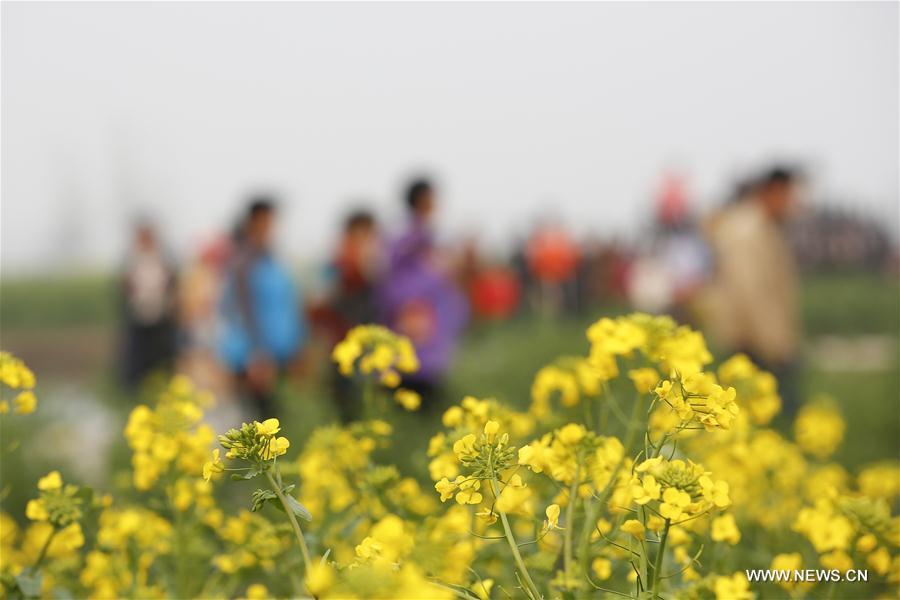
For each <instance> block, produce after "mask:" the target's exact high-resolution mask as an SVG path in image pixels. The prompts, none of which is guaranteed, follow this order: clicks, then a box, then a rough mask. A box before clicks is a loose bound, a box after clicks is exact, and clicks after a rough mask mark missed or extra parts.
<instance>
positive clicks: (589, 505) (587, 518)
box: [566, 394, 644, 574]
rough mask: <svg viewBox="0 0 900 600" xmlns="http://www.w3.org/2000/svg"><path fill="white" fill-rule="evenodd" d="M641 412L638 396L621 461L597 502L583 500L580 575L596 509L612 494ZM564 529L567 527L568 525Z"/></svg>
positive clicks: (641, 400) (585, 567)
mask: <svg viewBox="0 0 900 600" xmlns="http://www.w3.org/2000/svg"><path fill="white" fill-rule="evenodd" d="M643 411H644V395H643V394H638V396H637V398H636V399H635V401H634V406H633V408H632V409H631V420H630V421H628V431H626V432H625V445H624V452H623V453H622V460H620V461H619V464H617V465H616V468H615V469H613V472H612V475H610V478H609V483H608V484H607V486H606V490H604V493H603V494H602V497H601V498H600V499H599V500H590V499H586V500H585V509H584V513H585V514H584V525H583V526H582V528H581V535H580V537H579V539H578V562H579V565H580V567H581V572H582V574H587V572H588V559H589V558H590V552H589V551H588V550H589V548H590V544H591V534H592V533H593V531H594V527H595V523H594V521H595V520H596V519H597V509H598V508H599V507H600V506H601V505H602V504H604V503H605V502H606V499H607V498H609V496H610V494H612V491H613V489H614V487H615V482H616V478H617V477H618V476H619V471H620V470H621V469H622V464H623V463H624V462H625V457H626V456H628V455H629V454H630V453H631V448H632V446H634V442H635V438H636V437H637V432H638V425H639V424H640V423H641V420H640V418H641V413H642V412H643ZM566 527H568V524H567V525H566Z"/></svg>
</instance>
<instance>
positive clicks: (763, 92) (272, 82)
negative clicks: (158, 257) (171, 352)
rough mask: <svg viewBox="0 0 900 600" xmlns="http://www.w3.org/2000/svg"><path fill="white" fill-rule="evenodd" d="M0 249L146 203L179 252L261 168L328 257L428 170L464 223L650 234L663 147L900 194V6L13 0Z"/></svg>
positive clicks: (724, 176) (26, 259)
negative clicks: (364, 205) (780, 161)
mask: <svg viewBox="0 0 900 600" xmlns="http://www.w3.org/2000/svg"><path fill="white" fill-rule="evenodd" d="M2 126H3V127H2V267H3V270H4V275H9V274H18V273H23V272H28V271H33V270H36V269H43V270H49V269H57V270H59V269H70V268H73V267H77V266H81V267H103V266H111V265H114V264H115V263H116V261H117V260H118V258H119V257H120V256H121V253H122V248H123V247H124V244H125V233H126V231H127V230H126V229H125V227H124V224H126V223H127V222H128V220H129V219H130V218H131V217H132V216H133V215H134V214H135V213H150V214H151V215H153V216H155V217H156V218H157V219H158V220H159V221H160V222H161V223H162V224H164V226H165V232H166V237H167V238H168V241H169V243H170V245H171V246H172V247H173V248H175V249H177V250H179V251H182V252H183V251H184V250H186V249H187V248H189V247H191V245H192V244H195V243H196V242H197V240H198V239H201V238H202V237H203V236H204V235H208V234H210V233H211V232H213V231H215V230H216V229H218V228H221V227H224V226H226V225H227V224H228V223H229V221H230V219H231V218H232V216H233V215H234V212H235V210H236V209H237V207H238V206H239V205H240V202H241V197H242V195H243V194H244V192H245V191H247V190H249V189H252V188H256V187H259V186H265V187H269V188H272V189H275V190H278V191H280V192H281V193H282V196H283V198H284V201H285V204H286V205H287V210H286V214H285V222H284V227H283V229H282V239H281V242H282V246H283V248H284V250H285V251H287V252H289V253H291V254H293V255H307V256H309V255H313V254H321V253H322V252H324V251H325V249H326V248H327V247H328V244H329V243H330V241H331V239H332V237H333V234H334V229H335V226H336V222H337V219H338V218H339V215H340V214H341V212H342V211H343V210H344V209H345V208H346V207H347V205H348V203H353V201H354V200H355V199H364V200H367V201H370V202H371V205H372V206H374V207H376V208H377V209H378V210H379V211H380V213H381V214H382V215H385V216H386V217H389V218H391V217H396V215H397V213H398V212H399V211H398V205H399V199H398V198H399V190H400V188H401V186H402V182H403V180H404V179H405V177H406V176H407V175H408V174H410V173H411V172H415V171H420V170H425V171H428V172H431V173H434V174H436V175H437V176H438V178H439V181H440V182H441V184H442V199H443V209H442V217H443V219H444V223H445V226H446V229H447V230H448V231H449V232H451V233H452V232H457V233H459V232H463V231H466V230H474V231H478V232H480V233H481V234H483V235H484V236H485V237H487V238H488V240H501V239H503V238H504V236H508V235H509V234H510V233H512V232H520V231H523V230H524V229H525V228H526V227H527V226H528V224H529V223H530V222H531V220H532V219H533V218H534V217H535V216H538V215H548V214H552V215H555V216H557V217H559V218H562V219H564V220H565V221H567V222H569V223H571V224H572V225H573V226H574V227H576V228H577V229H578V231H580V232H588V231H591V232H596V233H598V234H601V235H603V234H606V235H611V234H614V233H622V232H626V233H627V232H633V231H635V230H636V229H637V227H638V223H639V222H640V221H639V220H640V219H641V218H642V216H643V215H644V214H645V212H646V210H647V206H648V202H649V198H650V196H651V195H652V193H653V190H654V189H655V187H656V185H657V183H658V181H659V178H660V176H661V173H662V171H663V170H665V169H666V168H671V167H675V168H678V169H680V170H682V171H683V172H684V173H685V174H686V175H687V176H688V178H689V181H690V184H691V190H692V191H693V193H694V194H695V195H696V197H697V199H698V202H699V203H701V204H710V203H712V202H715V201H716V200H717V198H719V197H721V195H722V194H723V193H725V192H726V191H727V189H728V188H729V186H730V184H731V182H732V180H733V178H734V177H735V176H737V175H739V174H740V173H741V172H743V171H744V170H746V169H748V168H752V167H755V166H757V165H758V164H760V163H761V162H762V161H764V160H766V159H769V158H773V157H783V158H787V159H792V160H800V161H803V162H804V163H805V164H807V165H808V166H809V167H810V168H811V170H812V173H813V175H814V183H815V190H816V191H817V192H818V194H817V195H818V196H820V197H827V198H833V199H836V200H839V201H842V202H844V203H845V204H846V205H848V206H852V207H856V208H863V209H866V210H871V211H873V212H875V213H876V214H877V215H878V216H879V217H881V218H884V219H885V220H886V222H887V223H888V224H889V226H890V227H891V229H892V230H893V231H896V229H897V219H898V216H897V204H898V164H900V158H898V5H897V3H894V2H885V3H878V4H876V3H869V4H866V3H856V2H854V3H851V2H848V3H826V4H818V3H801V4H791V3H742V4H733V3H692V4H681V3H664V4H650V3H638V4H634V3H632V4H625V3H606V4H586V3H578V4H537V3H533V4H514V3H502V4H469V3H467V4H406V3H404V4H374V3H367V4H350V3H332V4H287V3H266V4H262V3H255V4H253V3H227V4H218V3H211V2H210V3H195V4H182V3H158V4H151V3H95V4H79V3H64V4H46V3H29V4H17V3H9V2H4V3H3V5H2Z"/></svg>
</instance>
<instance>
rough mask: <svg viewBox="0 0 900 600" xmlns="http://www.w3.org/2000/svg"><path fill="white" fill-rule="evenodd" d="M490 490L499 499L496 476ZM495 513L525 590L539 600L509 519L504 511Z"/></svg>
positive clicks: (539, 595) (538, 593)
mask: <svg viewBox="0 0 900 600" xmlns="http://www.w3.org/2000/svg"><path fill="white" fill-rule="evenodd" d="M491 488H492V490H493V492H494V497H495V498H499V497H500V486H499V484H498V483H497V477H496V476H493V477H491ZM497 512H499V513H500V521H501V522H502V523H503V532H504V533H505V534H506V541H507V543H508V544H509V549H510V550H511V551H512V555H513V559H514V560H515V561H516V566H518V567H519V572H520V573H521V574H522V577H524V578H525V590H526V591H527V592H528V595H529V596H530V597H531V598H533V599H534V600H538V599H539V598H541V593H540V591H538V588H537V586H536V585H535V584H534V581H533V580H532V579H531V574H530V573H529V572H528V567H526V566H525V561H524V560H522V555H521V554H520V553H519V545H518V544H517V543H516V538H515V536H514V535H513V532H512V528H511V527H510V526H509V519H507V517H506V513H505V512H504V511H502V510H498V511H497Z"/></svg>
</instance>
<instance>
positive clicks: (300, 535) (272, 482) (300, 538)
mask: <svg viewBox="0 0 900 600" xmlns="http://www.w3.org/2000/svg"><path fill="white" fill-rule="evenodd" d="M266 478H267V479H268V480H269V485H271V486H272V490H273V491H274V492H275V495H276V496H278V500H280V501H281V506H283V507H284V512H286V513H287V516H288V520H289V521H290V522H291V527H292V528H293V529H294V535H295V536H296V537H297V543H298V544H300V552H301V553H302V554H303V565H304V567H305V568H306V569H307V570H308V569H309V567H310V565H311V564H312V559H311V558H310V555H309V548H308V547H307V546H306V538H304V537H303V530H301V529H300V524H299V523H298V522H297V517H296V515H294V511H293V510H291V507H290V505H288V501H287V498H285V497H284V492H282V491H281V486H280V485H278V483H277V482H276V481H275V478H274V477H272V473H271V472H269V471H266Z"/></svg>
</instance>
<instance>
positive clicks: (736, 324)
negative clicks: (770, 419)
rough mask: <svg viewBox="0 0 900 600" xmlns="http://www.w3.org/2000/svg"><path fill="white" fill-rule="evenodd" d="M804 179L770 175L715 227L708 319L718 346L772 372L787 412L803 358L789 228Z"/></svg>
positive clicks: (778, 172)
mask: <svg viewBox="0 0 900 600" xmlns="http://www.w3.org/2000/svg"><path fill="white" fill-rule="evenodd" d="M798 181H799V177H798V174H797V173H796V172H794V171H792V170H790V169H788V168H784V167H776V168H773V169H771V170H770V171H769V172H767V173H765V174H764V175H763V176H762V177H761V178H760V179H759V181H758V182H757V183H756V184H755V185H754V186H752V188H751V189H750V190H749V191H747V192H746V193H745V195H744V196H743V197H742V198H739V199H738V200H735V201H734V202H732V203H730V204H729V205H727V206H726V207H725V208H724V209H723V211H722V213H721V214H719V215H717V216H716V217H715V218H714V220H713V221H712V222H711V225H710V232H709V235H710V241H711V245H712V248H713V252H714V256H715V264H716V276H715V282H714V285H713V288H712V290H711V298H710V301H711V303H710V306H709V307H708V308H709V310H710V313H709V316H710V318H711V323H710V325H711V330H712V332H713V334H714V335H715V336H716V337H717V338H718V341H719V343H721V344H722V345H724V346H725V347H727V348H729V349H731V350H734V351H742V352H746V353H747V354H748V355H750V356H751V357H752V358H753V359H754V361H756V362H757V363H758V364H759V365H760V366H762V367H763V368H766V369H768V370H770V371H772V372H773V373H774V374H775V375H776V376H777V377H778V378H779V382H780V383H781V387H782V396H783V397H784V400H785V404H786V408H787V409H788V412H790V410H791V409H792V408H795V407H796V404H795V402H796V398H795V397H792V396H793V392H792V389H791V384H792V377H791V375H792V371H793V367H794V363H795V361H796V360H797V358H798V350H799V336H800V321H799V315H798V305H797V301H798V295H797V293H798V292H797V289H798V281H797V274H796V270H795V266H794V257H793V254H792V252H791V248H790V246H789V244H788V240H787V237H786V234H785V229H784V226H785V222H786V220H787V218H788V215H789V213H790V211H791V208H792V206H793V205H794V202H795V196H796V192H797V185H798Z"/></svg>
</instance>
